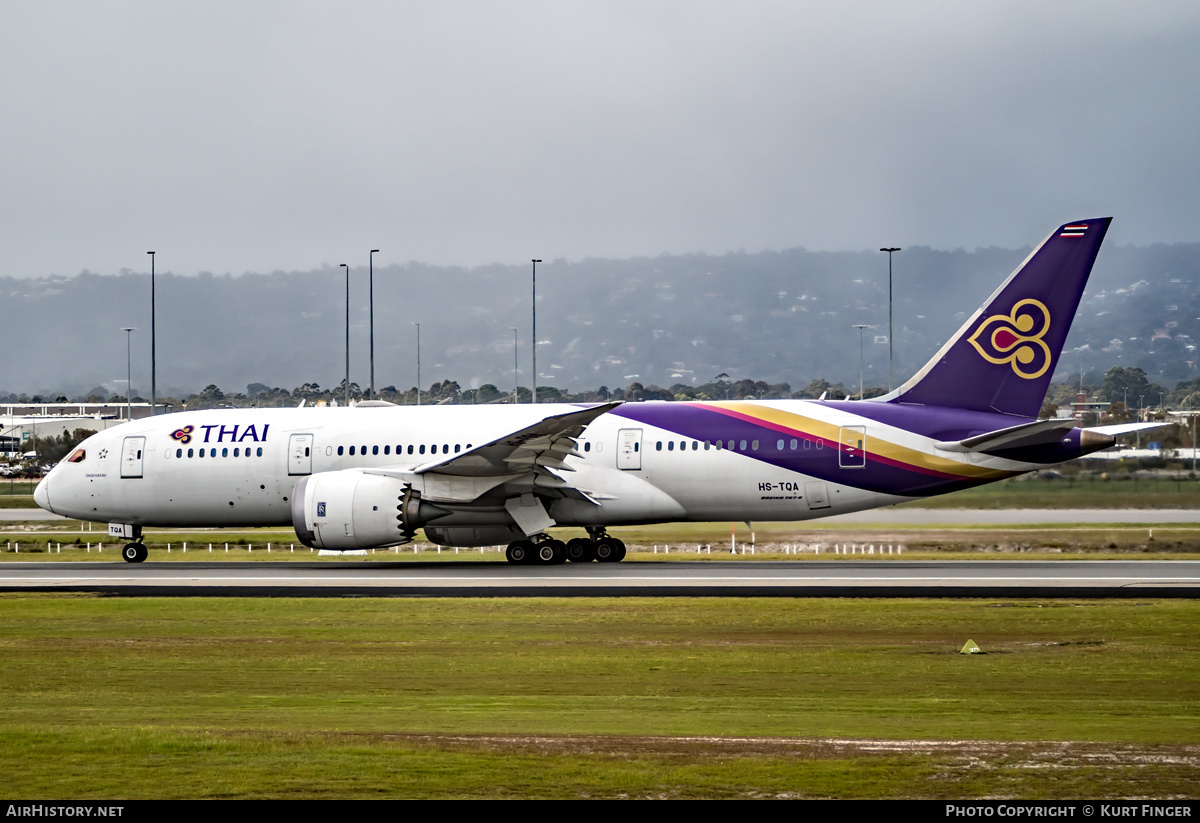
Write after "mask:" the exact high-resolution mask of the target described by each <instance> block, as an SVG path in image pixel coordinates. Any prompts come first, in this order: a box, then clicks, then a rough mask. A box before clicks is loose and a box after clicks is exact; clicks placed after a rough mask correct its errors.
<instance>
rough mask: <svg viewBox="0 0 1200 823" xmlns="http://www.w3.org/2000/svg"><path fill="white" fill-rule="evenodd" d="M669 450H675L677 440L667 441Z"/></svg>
mask: <svg viewBox="0 0 1200 823" xmlns="http://www.w3.org/2000/svg"><path fill="white" fill-rule="evenodd" d="M667 451H669V452H673V451H675V441H674V440H668V441H667Z"/></svg>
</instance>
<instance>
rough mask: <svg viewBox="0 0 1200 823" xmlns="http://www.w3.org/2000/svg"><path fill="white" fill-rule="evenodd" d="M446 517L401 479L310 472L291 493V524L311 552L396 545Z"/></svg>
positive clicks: (358, 473) (346, 472) (359, 473)
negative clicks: (311, 473) (433, 521)
mask: <svg viewBox="0 0 1200 823" xmlns="http://www.w3.org/2000/svg"><path fill="white" fill-rule="evenodd" d="M447 514H450V512H449V510H447V509H443V508H441V507H440V506H435V505H433V504H432V503H429V502H427V501H425V500H422V499H421V492H420V491H418V490H416V489H414V488H413V487H412V484H411V483H408V482H406V481H405V480H403V479H401V478H398V477H394V476H389V475H384V474H374V473H371V472H366V471H362V470H360V469H346V470H343V471H336V472H326V473H323V474H313V475H309V476H308V477H305V478H303V479H302V480H300V482H299V483H297V484H296V489H295V491H294V492H293V493H292V525H293V526H294V527H295V529H296V536H297V537H298V538H300V542H301V543H303V544H304V545H306V546H308V547H310V548H316V549H333V550H336V551H347V550H350V549H370V548H379V547H383V546H396V545H399V544H401V543H407V542H409V541H410V540H412V538H413V535H414V534H415V533H416V530H417V529H419V528H421V527H422V526H424V525H425V524H426V523H428V522H430V521H432V520H436V519H437V518H439V517H444V516H445V515H447Z"/></svg>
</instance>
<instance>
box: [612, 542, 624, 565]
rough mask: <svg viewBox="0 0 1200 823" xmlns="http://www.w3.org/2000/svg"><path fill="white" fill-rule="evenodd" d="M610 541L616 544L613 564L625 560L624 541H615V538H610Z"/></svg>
mask: <svg viewBox="0 0 1200 823" xmlns="http://www.w3.org/2000/svg"><path fill="white" fill-rule="evenodd" d="M612 540H613V542H614V543H616V544H617V559H616V561H615V562H617V563H620V562H621V561H622V560H624V559H625V541H624V540H617V538H615V537H614V538H612Z"/></svg>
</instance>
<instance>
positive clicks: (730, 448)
mask: <svg viewBox="0 0 1200 823" xmlns="http://www.w3.org/2000/svg"><path fill="white" fill-rule="evenodd" d="M725 448H727V449H729V450H730V451H733V441H732V440H730V441H729V444H728V445H727V446H726V447H725ZM742 448H743V449H744V448H746V441H745V440H743V441H742Z"/></svg>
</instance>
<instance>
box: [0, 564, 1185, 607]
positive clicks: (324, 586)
mask: <svg viewBox="0 0 1200 823" xmlns="http://www.w3.org/2000/svg"><path fill="white" fill-rule="evenodd" d="M3 591H6V592H14V591H25V592H29V591H59V592H64V591H69V592H103V593H107V594H117V595H123V596H176V597H181V596H182V597H198V596H239V597H355V596H357V597H629V596H647V597H701V596H703V597H1004V598H1018V597H1074V598H1084V597H1086V598H1097V597H1103V598H1113V597H1119V598H1139V597H1140V598H1145V597H1188V598H1193V597H1198V596H1200V562H1198V561H1113V560H1108V561H1074V560H1071V561H1020V560H1013V561H988V560H982V561H977V560H966V561H940V562H931V561H904V560H894V561H887V562H878V561H855V560H847V561H807V560H806V561H757V562H755V561H716V562H706V561H638V562H625V563H620V564H600V563H587V564H578V565H576V564H567V565H564V566H554V567H539V566H510V565H508V564H506V563H496V562H479V561H443V562H400V563H394V562H342V561H334V562H328V563H322V562H317V563H309V562H288V563H265V562H258V563H239V562H224V563H211V562H197V563H191V562H187V563H183V562H171V563H154V562H150V563H146V564H145V565H138V566H132V565H129V564H126V563H124V562H121V561H116V562H112V563H109V562H93V563H75V562H66V563H47V562H34V563H21V562H14V563H4V564H3V565H0V592H3Z"/></svg>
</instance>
